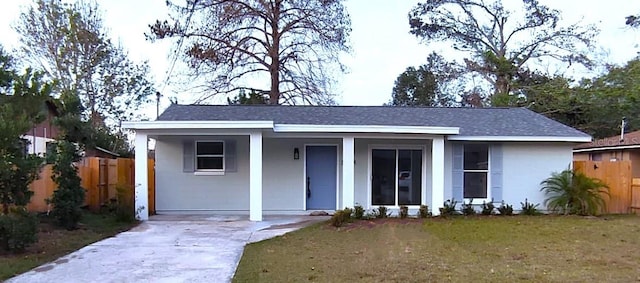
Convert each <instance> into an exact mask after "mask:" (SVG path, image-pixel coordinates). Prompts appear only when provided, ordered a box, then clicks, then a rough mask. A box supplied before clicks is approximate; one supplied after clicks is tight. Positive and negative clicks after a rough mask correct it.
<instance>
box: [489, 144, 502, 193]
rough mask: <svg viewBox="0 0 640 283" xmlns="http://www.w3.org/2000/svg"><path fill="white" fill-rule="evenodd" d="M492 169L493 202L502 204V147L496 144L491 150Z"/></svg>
mask: <svg viewBox="0 0 640 283" xmlns="http://www.w3.org/2000/svg"><path fill="white" fill-rule="evenodd" d="M490 152H491V153H490V154H491V157H490V159H489V160H490V162H491V164H490V165H489V166H490V168H491V172H489V173H490V174H491V197H492V198H493V201H496V202H501V201H502V200H503V199H502V159H503V156H502V145H501V144H494V145H492V146H491V150H490Z"/></svg>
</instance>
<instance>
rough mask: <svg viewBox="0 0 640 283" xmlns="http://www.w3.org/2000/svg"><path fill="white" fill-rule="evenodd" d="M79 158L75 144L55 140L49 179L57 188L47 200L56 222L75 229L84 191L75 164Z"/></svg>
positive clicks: (80, 214) (79, 216)
mask: <svg viewBox="0 0 640 283" xmlns="http://www.w3.org/2000/svg"><path fill="white" fill-rule="evenodd" d="M79 159H80V156H79V155H78V149H77V148H76V145H75V144H73V143H71V142H69V141H64V140H61V141H58V142H57V152H56V154H55V161H54V164H53V175H52V176H51V179H53V181H54V182H56V184H58V188H57V189H56V190H55V191H54V192H53V196H52V198H51V199H50V200H49V202H50V203H51V204H53V210H52V212H51V214H52V215H53V217H54V218H55V219H56V222H57V223H58V225H60V226H61V227H64V228H65V229H67V230H73V229H76V228H77V227H78V222H79V221H80V218H81V217H82V211H81V209H80V208H81V206H82V204H83V203H84V193H85V192H84V189H83V188H82V187H81V185H80V177H79V176H78V167H76V165H75V162H77V161H78V160H79Z"/></svg>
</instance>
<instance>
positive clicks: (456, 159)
mask: <svg viewBox="0 0 640 283" xmlns="http://www.w3.org/2000/svg"><path fill="white" fill-rule="evenodd" d="M452 161H453V164H452V165H453V166H452V167H453V172H452V174H451V184H452V197H453V198H454V199H455V200H456V201H458V202H461V201H462V200H463V199H464V195H463V190H464V145H463V144H460V143H454V144H453V158H452Z"/></svg>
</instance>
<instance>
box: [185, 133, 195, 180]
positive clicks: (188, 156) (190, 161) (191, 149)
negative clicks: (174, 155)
mask: <svg viewBox="0 0 640 283" xmlns="http://www.w3.org/2000/svg"><path fill="white" fill-rule="evenodd" d="M195 147H196V144H195V142H194V141H193V140H185V141H183V142H182V172H185V173H191V172H194V171H195V169H196V168H195V167H196V160H195V158H196V149H195Z"/></svg>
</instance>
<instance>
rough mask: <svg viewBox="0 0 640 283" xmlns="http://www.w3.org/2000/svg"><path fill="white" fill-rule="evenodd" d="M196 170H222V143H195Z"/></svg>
mask: <svg viewBox="0 0 640 283" xmlns="http://www.w3.org/2000/svg"><path fill="white" fill-rule="evenodd" d="M196 170H201V171H222V170H224V142H222V141H197V142H196Z"/></svg>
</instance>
